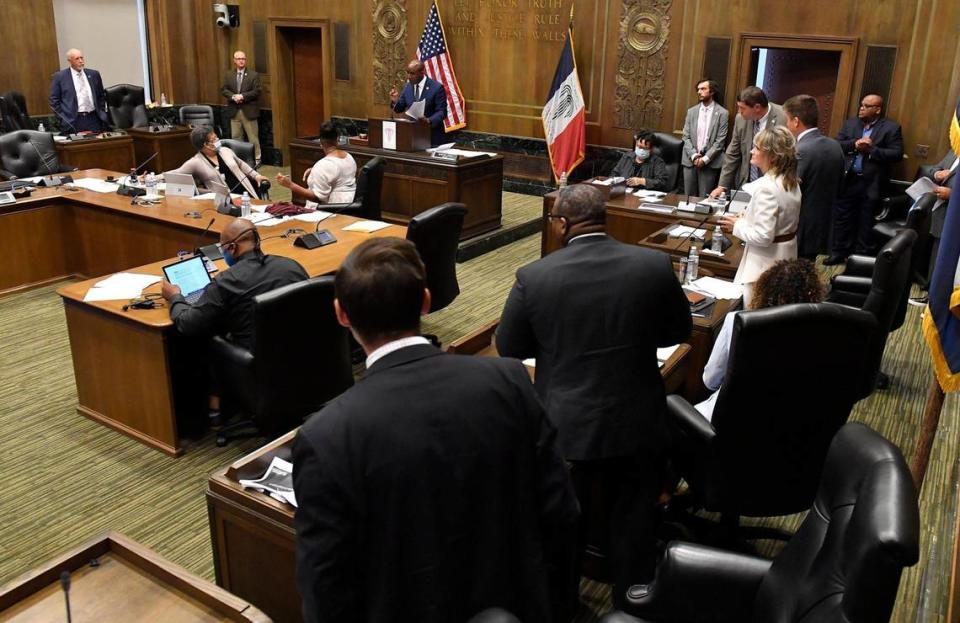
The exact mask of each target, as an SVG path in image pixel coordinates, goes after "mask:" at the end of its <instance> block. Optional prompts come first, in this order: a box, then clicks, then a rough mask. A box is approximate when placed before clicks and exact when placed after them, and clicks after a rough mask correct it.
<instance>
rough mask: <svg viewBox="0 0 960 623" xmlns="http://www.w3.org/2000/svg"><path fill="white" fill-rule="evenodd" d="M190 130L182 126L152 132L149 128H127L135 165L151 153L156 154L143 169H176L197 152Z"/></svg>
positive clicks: (160, 170)
mask: <svg viewBox="0 0 960 623" xmlns="http://www.w3.org/2000/svg"><path fill="white" fill-rule="evenodd" d="M190 132H191V130H190V128H187V127H183V126H176V127H173V128H170V129H169V130H162V131H160V132H153V131H151V130H150V128H130V129H128V130H127V134H129V135H130V137H131V138H132V139H133V152H134V155H135V157H136V161H137V165H139V164H141V163H142V162H144V161H145V160H146V159H147V158H149V157H150V156H152V155H153V154H157V157H156V158H154V159H153V160H152V161H151V162H150V164H148V165H147V166H146V167H145V169H146V170H148V171H155V172H158V173H162V172H164V171H170V170H171V169H176V168H177V167H179V166H180V165H181V164H183V163H184V162H185V161H186V160H187V159H188V158H191V157H192V156H193V155H194V154H196V153H197V150H196V148H194V146H193V145H192V144H191V143H190ZM137 165H134V166H137Z"/></svg>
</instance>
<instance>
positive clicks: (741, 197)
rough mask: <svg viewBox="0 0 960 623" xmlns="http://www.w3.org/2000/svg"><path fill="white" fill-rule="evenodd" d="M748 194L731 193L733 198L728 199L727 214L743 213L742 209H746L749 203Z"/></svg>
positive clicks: (739, 191)
mask: <svg viewBox="0 0 960 623" xmlns="http://www.w3.org/2000/svg"><path fill="white" fill-rule="evenodd" d="M750 199H751V196H750V193H748V192H747V191H745V190H737V191H735V192H734V193H733V196H732V197H730V205H729V206H727V212H730V213H731V214H740V213H741V212H743V210H744V208H746V207H747V204H748V203H750Z"/></svg>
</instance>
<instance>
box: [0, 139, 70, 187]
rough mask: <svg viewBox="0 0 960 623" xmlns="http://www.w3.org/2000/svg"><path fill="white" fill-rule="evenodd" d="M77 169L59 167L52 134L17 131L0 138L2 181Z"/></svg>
mask: <svg viewBox="0 0 960 623" xmlns="http://www.w3.org/2000/svg"><path fill="white" fill-rule="evenodd" d="M76 170H77V169H76V167H72V166H69V165H63V164H60V159H59V158H58V157H57V150H56V148H55V147H54V145H53V135H52V134H49V133H47V132H36V131H34V130H17V131H16V132H8V133H6V134H4V135H2V136H0V177H2V178H3V179H5V180H9V179H11V178H13V177H33V176H35V175H50V174H52V173H66V172H68V171H76Z"/></svg>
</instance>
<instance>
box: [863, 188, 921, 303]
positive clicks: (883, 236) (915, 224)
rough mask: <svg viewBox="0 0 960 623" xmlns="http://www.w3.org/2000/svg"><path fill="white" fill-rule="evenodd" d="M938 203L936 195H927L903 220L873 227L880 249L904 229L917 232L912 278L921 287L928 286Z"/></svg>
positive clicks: (911, 260) (874, 236)
mask: <svg viewBox="0 0 960 623" xmlns="http://www.w3.org/2000/svg"><path fill="white" fill-rule="evenodd" d="M936 202H937V197H936V195H934V194H933V193H925V194H924V195H922V196H921V197H920V198H919V199H917V200H916V201H915V202H913V204H912V205H911V206H910V209H909V210H907V213H906V214H905V215H904V217H903V218H902V219H893V218H891V219H887V220H884V221H879V222H878V223H877V224H876V225H874V226H873V232H872V234H873V239H874V241H875V242H876V245H877V248H878V249H879V248H882V247H883V245H885V244H887V243H888V242H890V241H891V240H893V238H894V237H895V236H896V235H897V234H899V233H900V232H901V231H903V230H904V229H912V230H913V231H915V232H917V240H916V242H914V244H913V250H912V252H911V258H910V273H911V274H910V278H911V279H912V280H913V281H915V282H917V283H919V284H920V285H921V286H926V284H927V279H928V276H929V271H930V258H931V255H930V252H931V248H932V247H933V236H931V235H930V219H931V216H932V214H933V206H934V205H935V204H936Z"/></svg>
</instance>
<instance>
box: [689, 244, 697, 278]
mask: <svg viewBox="0 0 960 623" xmlns="http://www.w3.org/2000/svg"><path fill="white" fill-rule="evenodd" d="M699 272H700V252H699V251H697V247H696V245H694V244H693V243H692V242H691V243H690V255H689V256H688V257H687V283H693V282H694V281H696V280H697V275H698V273H699Z"/></svg>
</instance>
